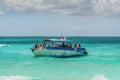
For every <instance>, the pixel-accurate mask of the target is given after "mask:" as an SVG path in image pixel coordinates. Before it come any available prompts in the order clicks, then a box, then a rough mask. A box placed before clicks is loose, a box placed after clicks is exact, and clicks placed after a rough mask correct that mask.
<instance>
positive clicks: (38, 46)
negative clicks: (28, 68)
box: [34, 42, 81, 49]
mask: <svg viewBox="0 0 120 80" xmlns="http://www.w3.org/2000/svg"><path fill="white" fill-rule="evenodd" d="M45 47H46V44H45V43H42V44H40V45H39V44H38V43H36V44H35V46H34V49H44V48H45ZM48 47H63V48H72V43H66V44H65V43H64V42H63V43H62V44H54V43H52V44H51V45H48ZM80 47H81V45H80V44H74V48H80Z"/></svg>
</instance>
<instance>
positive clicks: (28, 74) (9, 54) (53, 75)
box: [0, 37, 120, 80]
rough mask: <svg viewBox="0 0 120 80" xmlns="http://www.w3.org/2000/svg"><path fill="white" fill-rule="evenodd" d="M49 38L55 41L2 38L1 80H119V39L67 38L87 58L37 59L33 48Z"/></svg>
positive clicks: (38, 38)
mask: <svg viewBox="0 0 120 80" xmlns="http://www.w3.org/2000/svg"><path fill="white" fill-rule="evenodd" d="M48 38H56V37H1V38H0V80H9V79H10V80H119V79H120V76H119V74H120V70H119V69H120V63H119V62H120V37H68V39H72V40H75V41H76V42H80V43H81V45H82V46H83V47H85V48H86V49H87V51H88V53H89V54H88V56H81V57H74V58H54V57H34V55H33V53H32V52H31V50H30V48H31V47H32V46H33V45H34V43H35V42H37V41H40V40H42V39H48ZM57 38H58V37H57Z"/></svg>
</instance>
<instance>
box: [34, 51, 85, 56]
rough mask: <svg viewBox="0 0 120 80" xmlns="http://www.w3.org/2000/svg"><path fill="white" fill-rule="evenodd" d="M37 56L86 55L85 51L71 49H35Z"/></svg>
mask: <svg viewBox="0 0 120 80" xmlns="http://www.w3.org/2000/svg"><path fill="white" fill-rule="evenodd" d="M34 55H35V56H53V57H72V56H81V55H86V53H83V52H76V51H69V50H46V49H43V50H40V49H37V50H34Z"/></svg>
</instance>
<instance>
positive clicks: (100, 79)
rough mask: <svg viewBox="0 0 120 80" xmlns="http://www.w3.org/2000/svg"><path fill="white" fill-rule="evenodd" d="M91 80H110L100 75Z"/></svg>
mask: <svg viewBox="0 0 120 80" xmlns="http://www.w3.org/2000/svg"><path fill="white" fill-rule="evenodd" d="M91 80H109V79H108V78H107V77H106V76H104V75H102V74H98V75H95V76H93V78H92V79H91Z"/></svg>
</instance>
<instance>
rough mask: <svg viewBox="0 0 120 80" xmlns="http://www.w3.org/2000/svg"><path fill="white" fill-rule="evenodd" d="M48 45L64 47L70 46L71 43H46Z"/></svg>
mask: <svg viewBox="0 0 120 80" xmlns="http://www.w3.org/2000/svg"><path fill="white" fill-rule="evenodd" d="M48 47H64V48H72V44H71V43H67V44H65V43H64V42H63V43H61V44H57V43H56V44H54V43H52V45H48Z"/></svg>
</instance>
